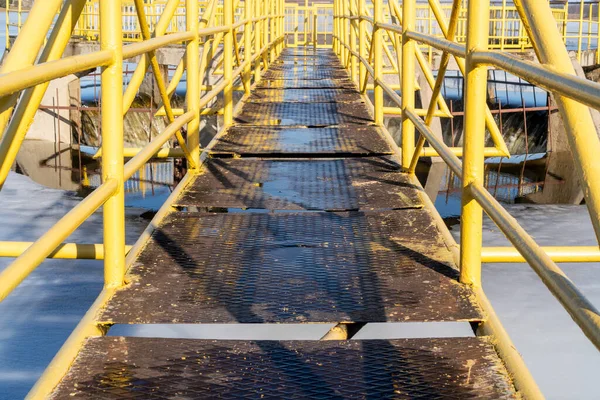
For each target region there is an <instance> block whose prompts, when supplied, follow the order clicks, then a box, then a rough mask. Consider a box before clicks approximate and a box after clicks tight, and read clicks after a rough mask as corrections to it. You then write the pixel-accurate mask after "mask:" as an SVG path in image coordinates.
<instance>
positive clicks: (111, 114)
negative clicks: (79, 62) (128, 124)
mask: <svg viewBox="0 0 600 400" xmlns="http://www.w3.org/2000/svg"><path fill="white" fill-rule="evenodd" d="M100 25H101V27H102V29H101V30H100V43H101V50H103V51H110V52H112V53H113V54H114V58H113V62H112V64H111V65H110V66H109V67H104V68H103V69H102V94H101V101H102V103H101V104H102V107H101V114H102V115H101V122H102V132H103V135H102V153H103V156H102V180H103V182H115V183H116V189H115V191H114V194H113V195H112V196H111V197H110V198H109V199H108V200H107V201H106V203H105V204H104V213H103V218H104V286H105V287H106V288H117V287H120V286H121V285H123V282H124V279H125V190H124V187H123V184H124V180H123V34H122V32H121V30H122V27H121V2H120V0H104V1H102V2H101V3H100ZM61 241H62V240H61Z"/></svg>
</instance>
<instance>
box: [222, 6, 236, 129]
mask: <svg viewBox="0 0 600 400" xmlns="http://www.w3.org/2000/svg"><path fill="white" fill-rule="evenodd" d="M223 25H225V27H227V29H228V30H227V32H225V36H224V37H223V79H224V80H225V82H227V83H226V85H225V89H224V90H223V100H224V106H223V107H224V109H223V123H224V124H225V127H227V126H229V125H231V124H232V123H233V35H234V34H235V31H234V30H233V0H223Z"/></svg>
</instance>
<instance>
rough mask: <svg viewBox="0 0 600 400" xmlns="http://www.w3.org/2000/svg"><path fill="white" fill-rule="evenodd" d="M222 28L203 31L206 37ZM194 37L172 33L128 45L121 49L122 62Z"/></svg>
mask: <svg viewBox="0 0 600 400" xmlns="http://www.w3.org/2000/svg"><path fill="white" fill-rule="evenodd" d="M222 30H223V29H222V28H207V29H203V31H206V35H211V34H213V33H216V32H221V31H222ZM194 37H195V35H194V34H193V33H192V32H179V33H172V34H170V35H166V36H161V37H155V38H152V39H149V40H145V41H143V42H138V43H133V44H129V45H127V46H123V48H122V49H121V50H122V51H121V55H122V56H123V59H124V60H128V59H130V58H134V57H137V56H141V55H142V54H146V53H149V52H151V51H153V50H157V49H160V48H161V47H166V46H170V45H173V44H179V43H185V42H189V41H190V40H194Z"/></svg>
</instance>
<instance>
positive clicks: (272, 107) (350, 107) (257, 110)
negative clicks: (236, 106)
mask: <svg viewBox="0 0 600 400" xmlns="http://www.w3.org/2000/svg"><path fill="white" fill-rule="evenodd" d="M324 80H326V79H323V80H318V81H304V82H321V81H324ZM280 82H286V81H280ZM235 122H236V123H238V124H250V125H268V126H306V127H321V126H336V125H368V124H372V123H373V120H372V118H371V115H370V113H369V111H368V110H367V107H366V106H365V105H364V104H363V103H278V102H275V103H246V104H245V105H244V107H243V108H242V111H241V113H240V114H239V115H238V116H236V117H235Z"/></svg>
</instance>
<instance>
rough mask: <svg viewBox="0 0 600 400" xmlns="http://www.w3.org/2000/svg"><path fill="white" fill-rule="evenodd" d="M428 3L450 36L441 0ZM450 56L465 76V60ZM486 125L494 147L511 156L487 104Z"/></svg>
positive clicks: (443, 31) (443, 29)
mask: <svg viewBox="0 0 600 400" xmlns="http://www.w3.org/2000/svg"><path fill="white" fill-rule="evenodd" d="M428 1H429V6H430V7H431V10H432V12H433V14H434V15H435V19H436V21H437V22H438V25H439V27H440V30H441V31H442V33H443V35H444V36H446V35H447V34H448V23H447V21H446V14H445V13H444V10H443V8H442V5H441V4H440V0H428ZM488 21H489V16H488ZM488 28H489V26H488ZM467 32H468V30H467ZM425 36H426V35H425ZM450 54H452V55H454V56H455V57H454V59H455V60H456V65H457V66H458V69H459V70H460V71H461V73H462V74H463V75H465V72H466V66H465V60H464V59H462V58H460V57H458V56H456V54H455V53H454V52H452V51H451V52H450ZM463 54H464V52H463ZM485 124H486V127H487V129H488V130H489V131H490V136H491V138H492V140H493V141H494V145H495V146H496V147H497V148H498V149H499V150H500V151H503V152H504V153H505V155H506V156H510V152H509V151H508V147H507V146H506V143H505V141H504V138H503V137H502V134H501V133H500V129H499V128H498V125H497V124H496V120H494V116H493V115H492V112H491V111H490V108H489V107H488V106H487V104H486V105H485Z"/></svg>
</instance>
